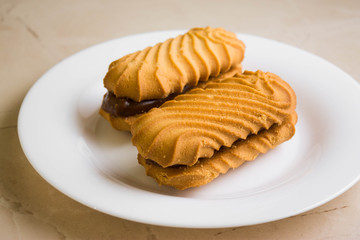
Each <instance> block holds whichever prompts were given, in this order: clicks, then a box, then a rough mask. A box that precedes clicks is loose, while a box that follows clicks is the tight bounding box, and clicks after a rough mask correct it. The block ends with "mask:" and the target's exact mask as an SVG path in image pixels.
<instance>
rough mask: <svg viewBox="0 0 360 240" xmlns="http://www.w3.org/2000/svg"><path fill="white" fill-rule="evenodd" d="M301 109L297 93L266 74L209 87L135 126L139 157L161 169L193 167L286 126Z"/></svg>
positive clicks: (140, 119) (241, 76)
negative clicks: (238, 143) (263, 132)
mask: <svg viewBox="0 0 360 240" xmlns="http://www.w3.org/2000/svg"><path fill="white" fill-rule="evenodd" d="M295 107H296V96H295V93H294V91H293V89H292V88H291V87H290V86H289V84H287V83H286V82H285V81H283V80H282V79H281V78H280V77H278V76H277V75H275V74H272V73H264V72H262V71H257V72H249V71H245V72H244V74H238V75H236V76H234V77H231V78H227V79H223V80H214V81H210V82H207V83H205V84H204V85H203V86H202V88H195V89H192V90H190V91H189V92H187V93H185V94H181V95H179V96H177V97H175V99H174V100H172V101H168V102H166V103H164V104H163V105H162V106H161V107H159V108H154V109H152V110H150V111H149V112H148V113H146V114H143V115H142V116H140V117H138V118H137V119H136V120H135V121H134V123H133V124H132V126H131V133H132V135H133V138H132V142H133V144H134V145H135V146H136V147H137V149H138V151H139V154H140V155H141V156H142V157H143V158H145V159H150V160H152V161H154V162H156V163H157V164H158V165H160V166H161V167H164V168H165V167H170V166H174V165H187V166H192V165H194V164H196V163H197V162H198V160H199V159H200V158H211V157H212V156H213V155H214V153H215V152H216V151H218V150H219V149H220V148H221V147H231V146H232V145H233V143H234V142H236V141H238V140H239V139H246V138H247V137H248V136H249V135H254V134H257V133H258V132H259V131H261V130H267V129H269V128H270V127H271V126H273V125H275V124H277V125H281V124H282V123H283V122H284V121H285V120H286V119H288V117H289V115H290V114H293V112H294V111H295Z"/></svg>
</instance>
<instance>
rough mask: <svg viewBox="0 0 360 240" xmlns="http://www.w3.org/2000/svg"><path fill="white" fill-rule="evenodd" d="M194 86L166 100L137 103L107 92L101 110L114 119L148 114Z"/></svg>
mask: <svg viewBox="0 0 360 240" xmlns="http://www.w3.org/2000/svg"><path fill="white" fill-rule="evenodd" d="M191 88H192V86H190V85H187V86H185V87H184V89H183V91H182V92H181V93H172V94H170V95H169V96H167V97H165V98H160V99H151V100H144V101H141V102H136V101H134V100H131V99H129V98H123V97H116V95H115V94H114V93H112V92H110V91H109V92H107V93H106V94H105V95H104V99H103V102H102V105H101V108H102V109H103V110H104V111H106V112H108V113H109V114H110V115H111V116H113V117H129V116H134V115H137V114H141V113H145V112H148V111H149V110H150V109H152V108H155V107H160V106H161V105H162V104H163V103H164V102H166V101H169V100H172V99H174V98H175V97H176V96H177V95H179V94H182V93H185V92H187V91H188V90H190V89H191Z"/></svg>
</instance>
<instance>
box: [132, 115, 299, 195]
mask: <svg viewBox="0 0 360 240" xmlns="http://www.w3.org/2000/svg"><path fill="white" fill-rule="evenodd" d="M296 120H297V115H296V113H295V112H293V113H292V114H291V115H290V116H289V117H288V118H287V119H286V120H285V121H284V122H283V123H282V124H281V125H278V124H274V125H273V126H271V127H270V128H269V129H268V130H262V131H260V132H259V133H258V134H256V135H251V136H249V137H248V138H247V139H246V140H240V141H237V142H235V143H234V144H233V146H232V147H230V148H227V147H225V148H221V149H220V151H218V152H216V153H215V154H214V156H212V157H211V158H204V159H200V160H199V161H198V162H196V164H195V165H193V166H173V167H167V168H163V167H161V166H160V165H158V164H156V163H154V162H152V161H149V160H146V159H144V158H143V157H142V156H141V155H140V154H138V161H139V163H140V164H141V165H142V166H143V167H144V168H145V171H146V174H147V175H148V176H151V177H153V178H154V179H155V180H156V181H157V182H158V183H159V184H160V185H167V186H171V187H175V188H177V189H180V190H183V189H187V188H191V187H198V186H201V185H204V184H207V183H209V182H211V181H212V180H214V179H215V178H217V177H218V176H219V175H220V174H224V173H226V172H227V171H228V170H229V169H231V168H232V169H234V168H237V167H239V166H240V165H242V164H243V163H244V162H245V161H252V160H254V159H255V158H256V157H257V156H258V155H259V154H260V153H266V152H267V151H268V150H270V149H273V148H275V147H276V146H278V145H279V144H281V143H283V142H285V141H287V140H289V139H290V138H291V137H292V136H293V135H294V134H295V123H296Z"/></svg>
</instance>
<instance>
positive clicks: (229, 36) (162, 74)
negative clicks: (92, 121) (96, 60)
mask: <svg viewBox="0 0 360 240" xmlns="http://www.w3.org/2000/svg"><path fill="white" fill-rule="evenodd" d="M244 51H245V45H244V43H243V42H242V41H240V40H239V39H237V38H236V35H235V34H234V33H232V32H228V31H225V30H224V29H222V28H215V29H214V28H210V27H206V28H194V29H191V30H190V31H188V32H187V33H185V34H183V35H180V36H177V37H175V38H171V39H168V40H167V41H165V42H163V43H158V44H156V45H155V46H153V47H147V48H145V49H144V50H142V51H138V52H135V53H132V54H129V55H126V56H124V57H122V58H120V59H119V60H116V61H114V62H113V63H111V64H110V66H109V71H108V73H107V74H106V76H105V78H104V85H105V87H106V88H107V89H108V90H109V91H110V92H113V93H114V94H115V95H116V96H117V97H125V98H129V99H132V100H134V101H137V102H140V101H143V100H148V99H158V98H164V97H166V96H168V95H169V94H171V93H174V92H178V93H180V92H181V91H182V89H183V88H184V86H186V85H192V86H196V85H197V83H198V82H199V81H207V80H208V79H209V78H210V77H216V76H218V75H219V74H220V73H223V72H227V71H229V70H230V69H232V68H235V67H238V66H239V65H240V63H241V61H242V60H243V58H244Z"/></svg>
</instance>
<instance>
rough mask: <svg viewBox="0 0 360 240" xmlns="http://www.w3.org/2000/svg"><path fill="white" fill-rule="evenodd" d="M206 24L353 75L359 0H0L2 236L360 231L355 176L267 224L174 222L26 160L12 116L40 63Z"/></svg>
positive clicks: (350, 234)
mask: <svg viewBox="0 0 360 240" xmlns="http://www.w3.org/2000/svg"><path fill="white" fill-rule="evenodd" d="M208 25H209V26H214V27H224V28H226V29H228V30H230V31H235V32H242V33H248V34H253V35H257V36H262V37H265V38H269V39H274V40H278V41H281V42H284V43H287V44H291V45H294V46H296V47H299V48H302V49H304V50H306V51H309V52H312V53H314V54H316V55H318V56H320V57H322V58H324V59H326V60H328V61H330V62H332V63H334V64H335V65H337V66H338V67H340V68H341V69H343V70H344V71H345V72H347V73H348V74H349V75H351V76H352V77H353V78H354V79H355V80H357V81H359V82H360V67H359V62H360V41H359V39H360V2H359V1H357V0H347V1H340V0H328V1H325V0H305V1H300V0H299V1H297V0H287V1H285V0H273V1H261V0H256V1H244V0H238V1H236V0H224V1H215V0H208V1H205V0H191V1H188V0H183V1H176V0H168V1H166V0H151V1H145V0H140V1H121V0H120V1H119V0H118V1H115V0H106V1H85V0H75V1H71V0H64V1H55V0H50V1H45V0H32V1H25V0H0V96H1V101H0V239H29V240H32V239H147V240H155V239H156V240H160V239H327V240H329V239H334V240H335V239H337V240H338V239H360V183H357V184H355V185H354V186H353V187H351V188H350V189H349V190H348V191H346V192H345V193H343V194H342V195H340V196H338V197H337V198H335V199H333V200H331V201H330V202H328V203H326V204H324V205H322V206H320V207H317V208H315V209H313V210H311V211H308V212H305V213H302V214H300V215H297V216H293V217H289V218H286V219H282V220H278V221H275V222H269V223H264V224H259V225H253V226H245V227H234V228H225V229H182V228H170V227H162V226H153V225H147V224H142V223H136V222H132V221H128V220H124V219H120V218H116V217H113V216H109V215H107V214H104V213H101V212H98V211H96V210H93V209H91V208H89V207H86V206H84V205H82V204H80V203H78V202H76V201H74V200H72V199H71V198H69V197H67V196H65V195H64V194H63V193H61V192H59V191H58V190H57V189H55V188H54V187H52V186H51V185H50V184H49V183H47V182H46V181H45V180H44V179H43V178H41V177H40V176H39V174H38V173H37V172H36V171H35V170H34V169H33V168H32V166H31V165H30V163H29V162H28V160H27V158H26V157H25V155H24V153H23V151H22V149H21V146H20V142H19V138H18V134H17V118H18V113H19V109H20V105H21V102H22V100H23V98H24V96H25V95H26V93H27V91H28V90H29V89H30V87H31V86H32V85H33V84H34V83H35V82H36V80H37V79H38V78H39V77H40V76H41V75H42V74H44V73H45V72H46V71H47V70H48V69H50V68H51V67H52V66H54V65H55V64H56V63H58V62H59V61H61V60H62V59H64V58H66V57H68V56H70V55H72V54H74V53H76V52H78V51H80V50H82V49H84V48H87V47H89V46H92V45H94V44H97V43H100V42H103V41H106V40H109V39H114V38H119V37H122V36H126V35H131V34H136V33H142V32H150V31H157V30H170V29H188V28H192V27H196V26H208ZM359 160H360V159H359Z"/></svg>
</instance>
